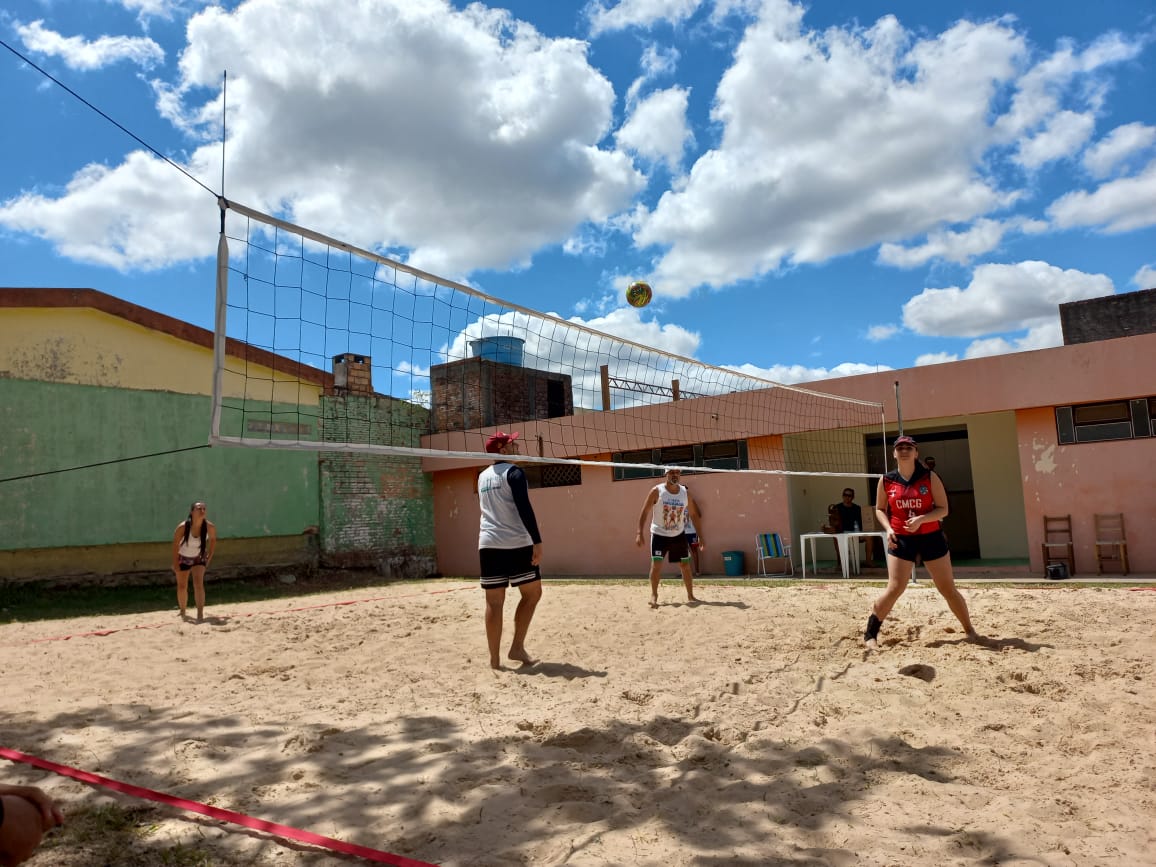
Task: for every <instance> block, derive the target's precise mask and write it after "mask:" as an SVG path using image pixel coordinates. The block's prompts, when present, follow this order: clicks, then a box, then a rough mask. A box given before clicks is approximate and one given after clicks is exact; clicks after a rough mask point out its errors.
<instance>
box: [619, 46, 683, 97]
mask: <svg viewBox="0 0 1156 867" xmlns="http://www.w3.org/2000/svg"><path fill="white" fill-rule="evenodd" d="M679 57H680V54H679V51H678V49H677V48H674V47H671V46H662V45H658V44H656V43H653V42H652V43H651V44H649V45H647V46H646V48H645V50H643V52H642V57H641V58H639V61H638V65H639V66H641V67H642V75H640V76H638V78H636V79H634V81H632V82H631V83H630V87H628V88H627V89H626V96H625V99H624V101H625V103H626V107H627V108H633V107H634V106H635V104H636V103H637V102H638V95H639V94H640V93H641V92H642V89H643V88H644V87H645V86H646V85H647V84H649V83H650V82H652V81H654V80H655V79H657V78H660V77H661V76H664V75H672V74H673V73H674V71H675V70H676V69H677V68H678V61H679Z"/></svg>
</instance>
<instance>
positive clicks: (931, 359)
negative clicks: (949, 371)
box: [915, 352, 959, 367]
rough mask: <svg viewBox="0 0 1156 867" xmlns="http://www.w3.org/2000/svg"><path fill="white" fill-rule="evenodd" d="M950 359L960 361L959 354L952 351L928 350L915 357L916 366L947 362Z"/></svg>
mask: <svg viewBox="0 0 1156 867" xmlns="http://www.w3.org/2000/svg"><path fill="white" fill-rule="evenodd" d="M950 361H959V356H958V355H956V354H955V353H952V352H928V353H925V354H924V355H920V356H919V357H918V358H916V359H915V366H916V367H926V366H927V365H929V364H947V363H948V362H950Z"/></svg>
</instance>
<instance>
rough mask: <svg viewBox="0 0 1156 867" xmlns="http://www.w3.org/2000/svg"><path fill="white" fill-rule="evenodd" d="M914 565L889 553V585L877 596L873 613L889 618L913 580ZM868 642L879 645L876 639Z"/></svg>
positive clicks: (881, 617)
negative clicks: (908, 583)
mask: <svg viewBox="0 0 1156 867" xmlns="http://www.w3.org/2000/svg"><path fill="white" fill-rule="evenodd" d="M914 565H915V564H914V563H912V562H910V561H909V560H900V559H899V558H898V557H895V556H893V555H892V554H891V553H890V552H888V553H887V587H886V588H884V590H883V592H882V593H881V594H880V595H879V596H878V597H877V598H876V600H875V604H874V605H872V606H871V613H872V614H874V615H875V616H876V617H878V618H879V619H880V620H886V619H887V615H888V614H890V613H891V609H892V608H894V607H895V603H896V602H898V601H899V597H900V596H902V595H903V591H904V590H906V589H907V582H908V581H910V580H911V570H912V568H913V567H914ZM866 644H867V646H868V647H876V646H878V644H877V642H876V641H875V640H874V639H868V640H867V641H866Z"/></svg>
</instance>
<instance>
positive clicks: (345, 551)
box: [320, 394, 437, 578]
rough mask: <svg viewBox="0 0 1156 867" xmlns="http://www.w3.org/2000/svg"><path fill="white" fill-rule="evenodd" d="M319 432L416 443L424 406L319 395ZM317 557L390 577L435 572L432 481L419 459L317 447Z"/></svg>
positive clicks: (335, 438)
mask: <svg viewBox="0 0 1156 867" xmlns="http://www.w3.org/2000/svg"><path fill="white" fill-rule="evenodd" d="M321 411H322V423H321V439H323V440H326V441H330V442H356V443H369V444H375V445H400V446H420V445H421V442H420V436H421V433H422V432H423V431H424V430H426V429H427V428H428V424H429V411H428V410H426V409H424V408H423V407H420V406H417V405H415V404H411V403H408V402H406V401H401V400H396V399H394V398H391V397H385V396H382V395H372V394H371V395H363V394H337V395H328V396H326V397H324V398H322V410H321ZM320 479H321V481H320V489H321V510H320V511H321V526H320V535H321V538H320V549H321V562H322V564H323V565H325V566H331V567H361V568H365V567H368V568H374V569H377V570H378V571H379V572H381V573H382V574H384V575H388V576H391V577H397V578H424V577H426V576H428V575H432V574H435V573H436V572H437V550H436V547H435V543H434V526H433V485H432V481H431V479H430V477H429V476H428V475H427V474H426V473H424V472H422V469H421V459H420V458H417V457H408V456H404V455H384V454H383V455H377V454H369V453H352V452H324V453H322V454H321V456H320Z"/></svg>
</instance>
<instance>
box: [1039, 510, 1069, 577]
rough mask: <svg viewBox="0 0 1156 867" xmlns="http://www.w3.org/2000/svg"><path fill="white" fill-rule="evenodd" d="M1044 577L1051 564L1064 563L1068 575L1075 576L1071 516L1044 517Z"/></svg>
mask: <svg viewBox="0 0 1156 867" xmlns="http://www.w3.org/2000/svg"><path fill="white" fill-rule="evenodd" d="M1043 548H1044V575H1045V576H1046V575H1047V574H1048V566H1050V565H1051V564H1052V563H1066V564H1067V566H1068V574H1069V575H1075V574H1076V548H1075V546H1074V545H1073V544H1072V516H1071V515H1056V516H1050V515H1044V544H1043Z"/></svg>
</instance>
